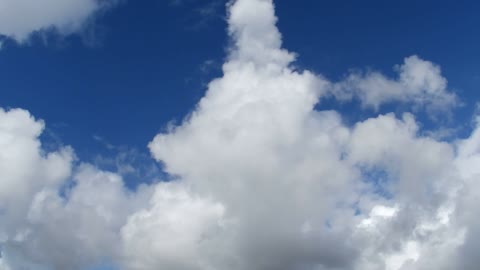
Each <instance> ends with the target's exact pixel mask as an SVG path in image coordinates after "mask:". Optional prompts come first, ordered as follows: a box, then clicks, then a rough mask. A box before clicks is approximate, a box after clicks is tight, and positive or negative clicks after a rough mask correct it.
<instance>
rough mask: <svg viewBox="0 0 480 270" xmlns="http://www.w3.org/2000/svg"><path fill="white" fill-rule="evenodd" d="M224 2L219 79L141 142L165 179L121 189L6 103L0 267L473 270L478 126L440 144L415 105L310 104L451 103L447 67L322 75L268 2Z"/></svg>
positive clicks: (1, 127)
mask: <svg viewBox="0 0 480 270" xmlns="http://www.w3.org/2000/svg"><path fill="white" fill-rule="evenodd" d="M227 8H228V32H229V35H230V37H231V39H232V45H231V48H230V50H229V52H228V57H227V60H226V63H225V64H224V65H223V76H222V77H221V78H218V79H215V80H213V81H212V82H211V83H210V84H209V85H208V90H207V92H206V95H205V97H203V98H202V99H201V101H200V102H199V104H198V106H197V107H196V108H195V110H193V111H192V112H191V114H190V115H189V116H188V117H187V118H186V119H185V120H184V121H183V122H182V123H181V124H180V125H178V126H176V127H173V128H171V129H170V130H169V131H168V132H165V133H162V134H158V135H157V136H156V137H155V138H154V140H153V141H152V142H151V143H150V144H149V148H150V150H151V153H152V155H153V156H154V158H155V159H157V160H158V161H159V162H162V163H163V164H164V165H165V170H166V171H167V172H168V173H169V174H171V175H175V176H176V177H175V178H176V180H174V181H170V182H159V183H155V184H152V185H142V186H140V187H139V188H138V189H137V190H136V191H132V190H129V189H127V188H125V187H124V185H123V182H122V179H121V177H120V176H119V175H118V174H115V173H110V172H104V171H101V170H99V169H97V168H95V167H94V166H92V165H89V164H83V163H81V164H80V165H76V164H77V163H78V162H76V163H72V161H73V160H75V156H74V154H73V150H71V149H70V148H68V147H66V148H64V149H59V150H58V151H56V152H53V153H45V152H44V151H43V150H42V148H41V145H40V141H39V138H38V136H39V135H40V133H41V130H42V128H43V122H41V121H38V120H35V119H34V118H32V117H31V116H30V115H29V114H28V113H27V112H25V111H23V110H11V111H1V113H0V146H1V149H2V152H1V154H0V168H1V170H0V188H1V189H0V217H1V219H0V247H1V255H2V257H1V259H0V269H1V270H5V269H9V270H16V269H34V270H37V269H41V270H44V269H46V270H63V269H78V270H84V269H92V267H98V266H99V265H107V266H108V267H110V268H111V267H114V269H121V270H157V269H172V270H177V269H178V270H224V269H231V270H252V269H253V270H307V269H308V270H339V269H342V270H385V269H386V270H427V269H439V270H448V269H465V270H474V269H477V266H478V264H479V263H480V262H479V259H478V256H476V250H477V248H478V245H479V244H478V243H479V242H480V241H479V240H480V239H479V238H480V218H479V215H478V214H479V213H478V210H477V208H476V201H477V199H478V197H479V196H480V186H479V183H478V179H479V176H480V128H476V129H474V131H473V133H472V135H471V136H470V137H468V138H465V139H458V140H456V141H455V143H448V142H442V141H438V140H436V139H434V138H432V137H428V136H425V135H420V134H425V132H422V129H421V126H422V125H421V124H419V123H417V120H416V119H415V116H414V115H413V114H411V113H405V114H403V115H401V116H399V117H398V116H396V115H395V114H385V115H378V116H377V117H374V118H368V119H364V120H362V121H360V122H358V123H355V124H354V125H353V126H347V125H346V124H345V123H344V122H343V121H342V115H341V114H340V113H339V112H336V111H321V110H317V109H315V108H316V105H317V104H318V103H319V102H322V99H323V98H331V97H332V96H333V97H336V98H337V99H338V100H339V101H340V102H345V100H350V99H352V98H356V99H359V100H360V102H361V104H363V105H364V106H363V107H365V108H369V107H373V108H374V109H378V108H379V107H380V106H382V105H383V104H386V103H392V102H402V103H404V104H405V105H406V106H411V108H412V111H414V112H418V111H419V110H421V109H425V110H426V111H427V113H430V112H432V111H434V110H448V109H449V108H452V107H453V106H455V105H456V104H457V102H458V101H457V100H458V98H457V97H456V95H455V94H453V93H452V92H451V91H449V90H448V88H447V81H446V79H445V78H443V77H442V75H441V72H440V68H439V67H438V66H436V65H434V64H432V63H430V62H428V61H425V60H422V59H420V58H419V57H417V56H411V57H408V58H406V59H405V63H404V64H403V65H401V66H399V68H398V71H399V77H398V78H387V77H386V76H384V75H382V74H380V73H378V72H373V73H368V74H352V75H350V76H347V77H346V79H345V80H344V81H341V82H330V81H328V80H326V79H324V78H323V77H322V76H319V75H316V74H313V73H311V72H308V71H302V72H300V71H297V70H295V69H294V68H292V67H291V63H292V62H293V61H294V60H295V54H293V53H290V52H288V51H287V50H285V49H283V48H282V37H281V34H280V32H279V31H278V29H277V28H276V20H277V18H276V17H275V14H274V5H273V3H272V1H271V0H237V1H233V2H231V3H230V4H228V6H227ZM477 118H478V117H477ZM478 119H480V118H478ZM478 119H477V120H476V122H475V123H476V124H477V125H478V124H479V123H480V121H479V120H478ZM93 269H98V268H93ZM100 269H101V268H100Z"/></svg>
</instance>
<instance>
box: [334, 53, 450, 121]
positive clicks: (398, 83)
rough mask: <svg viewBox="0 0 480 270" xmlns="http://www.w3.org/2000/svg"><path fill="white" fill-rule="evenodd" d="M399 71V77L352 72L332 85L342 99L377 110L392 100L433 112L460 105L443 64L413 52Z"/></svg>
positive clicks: (335, 92)
mask: <svg viewBox="0 0 480 270" xmlns="http://www.w3.org/2000/svg"><path fill="white" fill-rule="evenodd" d="M396 71H397V73H398V78H396V79H389V78H387V77H386V76H384V75H382V74H381V73H379V72H368V73H366V74H361V73H353V74H350V75H349V76H347V77H346V78H345V80H343V81H340V82H337V83H335V84H333V85H332V93H333V95H335V96H336V97H337V98H338V99H340V100H350V99H352V98H357V99H359V100H360V102H361V104H362V105H363V106H364V107H371V108H373V109H375V110H378V109H379V108H380V106H381V105H383V104H388V103H392V102H403V103H410V104H413V105H415V106H417V107H419V108H426V109H427V110H429V111H433V112H435V111H444V110H448V109H450V108H452V107H453V106H456V105H458V100H457V97H456V95H455V94H453V93H452V92H449V91H448V89H447V80H446V79H445V78H444V77H442V75H441V71H440V67H439V66H437V65H435V64H433V63H432V62H429V61H425V60H422V59H420V58H419V57H418V56H416V55H414V56H410V57H407V58H405V61H404V63H403V64H402V65H400V66H396Z"/></svg>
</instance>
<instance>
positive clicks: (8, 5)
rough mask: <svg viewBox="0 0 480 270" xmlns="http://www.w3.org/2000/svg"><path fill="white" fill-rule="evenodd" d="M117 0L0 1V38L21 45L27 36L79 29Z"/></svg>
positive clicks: (70, 31) (67, 32) (68, 32)
mask: <svg viewBox="0 0 480 270" xmlns="http://www.w3.org/2000/svg"><path fill="white" fill-rule="evenodd" d="M117 1H118V0H42V1H37V0H0V37H1V36H6V37H10V38H13V39H14V40H16V41H17V42H25V41H27V39H28V37H29V36H30V34H31V33H33V32H36V31H42V30H49V29H55V30H57V31H58V32H59V33H60V34H70V33H73V32H76V31H78V30H80V29H81V28H82V27H83V25H84V23H85V22H86V21H87V20H88V19H89V18H91V16H92V15H93V14H94V13H95V12H97V11H99V10H102V9H104V8H106V7H108V6H110V5H112V4H114V3H116V2H117Z"/></svg>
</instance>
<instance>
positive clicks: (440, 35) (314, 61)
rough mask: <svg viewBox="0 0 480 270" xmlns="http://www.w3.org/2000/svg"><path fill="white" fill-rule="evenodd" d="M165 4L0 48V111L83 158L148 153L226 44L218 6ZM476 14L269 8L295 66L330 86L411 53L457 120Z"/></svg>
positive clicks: (441, 6)
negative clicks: (437, 70) (120, 149)
mask: <svg viewBox="0 0 480 270" xmlns="http://www.w3.org/2000/svg"><path fill="white" fill-rule="evenodd" d="M172 3H175V2H171V3H170V2H168V1H154V0H146V1H127V2H125V3H122V4H120V5H119V6H117V7H115V8H114V9H111V10H109V11H107V12H105V14H102V15H101V16H99V18H97V19H96V20H95V23H94V24H92V25H91V26H88V28H87V29H86V30H84V31H85V33H82V34H81V35H78V34H73V35H69V36H67V37H64V38H63V37H58V36H57V37H56V36H55V34H48V35H47V38H46V39H47V42H44V39H43V38H42V37H39V36H36V37H33V38H32V40H31V41H30V42H29V43H28V44H24V45H18V44H14V43H13V42H12V41H7V42H5V45H4V48H3V50H2V51H0V76H1V78H0V79H1V81H2V91H1V92H0V105H1V106H2V107H22V108H28V109H29V110H30V111H31V112H32V114H34V115H35V116H36V117H39V118H42V119H44V120H45V121H47V123H48V129H49V130H50V131H51V132H52V133H53V134H55V135H56V136H58V137H59V139H60V140H61V141H62V142H63V143H66V144H69V145H72V146H74V147H75V148H76V149H77V154H78V155H80V156H81V157H83V158H86V159H91V158H92V156H95V155H96V154H98V152H102V151H103V150H104V149H102V147H101V145H99V144H98V142H97V141H95V140H94V136H100V137H103V138H104V139H105V140H107V141H108V142H110V143H111V144H114V145H129V146H132V147H136V148H138V149H140V150H141V151H147V150H146V145H147V143H148V142H149V141H150V140H151V139H152V135H153V134H156V133H157V132H158V131H160V130H162V129H163V128H164V127H165V126H166V124H167V123H168V122H169V121H172V120H177V121H179V120H181V119H182V118H183V117H184V116H185V115H186V114H187V113H189V112H190V111H191V110H192V108H193V107H194V105H195V104H196V103H197V102H198V100H199V99H200V98H201V97H202V96H203V94H204V92H205V90H206V84H207V83H208V82H209V81H210V79H211V78H213V77H217V76H219V75H220V71H221V64H222V62H223V59H224V58H225V50H226V48H227V45H228V39H227V36H226V32H225V9H224V5H225V3H224V2H222V1H193V0H191V1H184V2H183V3H179V4H172ZM432 3H435V4H434V5H432ZM479 8H480V4H479V3H477V1H463V2H460V3H457V2H455V3H453V2H449V1H421V2H419V1H402V2H397V3H387V2H385V1H368V2H358V1H307V0H299V1H295V3H291V2H289V1H277V3H276V12H277V15H278V17H279V18H280V19H279V23H278V26H279V28H280V30H281V31H282V33H283V36H284V44H285V47H286V48H288V49H289V50H291V51H294V52H296V53H298V54H299V58H298V61H297V62H296V65H297V66H298V67H299V68H301V69H309V70H312V71H314V72H317V73H321V74H323V75H325V76H327V77H328V78H330V79H332V80H338V79H341V78H342V76H344V75H345V74H347V72H348V71H349V70H350V69H364V68H365V67H367V68H371V69H375V70H380V71H382V72H384V73H386V74H391V75H394V73H393V66H394V65H395V64H397V63H400V62H401V61H402V59H403V58H404V57H406V56H410V55H413V54H417V55H419V56H420V57H422V58H424V59H428V60H430V61H432V62H434V63H437V64H439V65H440V66H441V67H442V73H443V75H444V76H445V77H446V78H448V82H449V86H450V87H451V88H452V89H455V90H456V91H458V93H460V97H461V98H462V100H463V101H464V103H465V107H462V108H460V109H458V114H457V115H456V116H458V117H460V118H461V119H463V120H465V119H466V118H468V117H470V115H471V112H472V111H473V107H474V103H475V102H474V101H475V100H478V98H479V95H480V94H479V92H478V90H477V86H478V84H479V82H480V73H479V72H480V71H479V70H480V66H479V65H480V61H479V60H480V56H479V53H478V48H479V47H480V36H479V35H478V30H477V26H478V25H480V18H479V16H477V11H478V9H479ZM202 10H208V12H203V13H202ZM82 36H83V37H82ZM85 36H87V37H85ZM342 109H345V110H348V108H345V107H343V108H342Z"/></svg>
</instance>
